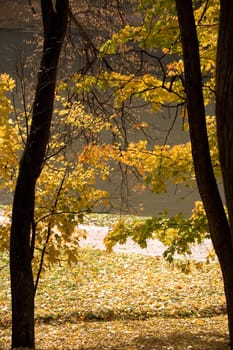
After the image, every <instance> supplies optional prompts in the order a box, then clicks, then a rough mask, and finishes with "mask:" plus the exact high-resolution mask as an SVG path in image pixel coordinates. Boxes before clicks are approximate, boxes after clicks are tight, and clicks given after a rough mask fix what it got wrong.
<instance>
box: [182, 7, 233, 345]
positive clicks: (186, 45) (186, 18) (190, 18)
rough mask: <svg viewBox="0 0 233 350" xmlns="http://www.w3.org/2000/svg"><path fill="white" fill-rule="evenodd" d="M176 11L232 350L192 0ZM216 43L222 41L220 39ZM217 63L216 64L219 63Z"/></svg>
mask: <svg viewBox="0 0 233 350" xmlns="http://www.w3.org/2000/svg"><path fill="white" fill-rule="evenodd" d="M231 7H232V6H231ZM176 8H177V13H178V20H179V26H180V33H181V40H182V46H183V58H184V68H185V89H186V97H187V109H188V119H189V128H190V139H191V144H192V155H193V162H194V168H195V174H196V180H197V184H198V189H199V192H200V196H201V198H202V201H203V204H204V207H205V211H206V215H207V218H208V223H209V228H210V234H211V238H212V242H213V245H214V248H215V251H216V254H217V256H218V259H219V262H220V266H221V269H222V275H223V281H224V289H225V295H226V302H227V312H228V323H229V332H230V341H231V349H233V247H232V240H231V230H230V226H229V223H228V219H227V216H226V214H225V211H224V206H223V203H222V200H221V197H220V194H219V190H218V187H217V183H216V179H215V176H214V172H213V167H212V163H211V158H210V152H209V144H208V136H207V128H206V120H205V107H204V100H203V93H202V76H201V69H200V56H199V44H198V38H197V32H196V25H195V21H194V15H193V8H192V0H176ZM219 40H221V38H220V37H219ZM231 40H232V37H231ZM224 50H225V48H224ZM223 55H224V54H223ZM217 64H219V62H218V63H217ZM231 64H232V61H231ZM220 74H221V73H220ZM227 78H229V77H226V79H227ZM225 83H226V80H225ZM227 86H228V84H227ZM219 88H220V86H219ZM231 92H232V91H231ZM229 94H230V93H229ZM231 96H232V95H231ZM221 108H222V106H221V105H219V109H221ZM232 112H233V111H231V114H230V115H232ZM228 116H229V115H228ZM217 118H218V116H217ZM232 140H233V139H232ZM221 152H222V149H221V148H220V153H221ZM232 155H233V153H232ZM232 155H231V156H232ZM226 171H227V170H226ZM231 183H232V177H231ZM227 204H228V203H227ZM228 209H230V208H228ZM231 214H233V213H231Z"/></svg>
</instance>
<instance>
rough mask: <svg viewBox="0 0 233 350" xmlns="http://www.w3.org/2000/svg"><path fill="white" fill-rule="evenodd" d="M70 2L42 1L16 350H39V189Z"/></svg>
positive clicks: (18, 224)
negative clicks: (36, 320)
mask: <svg viewBox="0 0 233 350" xmlns="http://www.w3.org/2000/svg"><path fill="white" fill-rule="evenodd" d="M68 4H69V1H68V0H57V1H56V8H53V1H51V0H41V9H42V17H43V25H44V47H43V53H42V59H41V64H40V69H39V73H38V82H37V87H36V93H35V99H34V104H33V112H32V124H31V129H30V133H29V137H28V140H27V144H26V147H25V150H24V153H23V155H22V158H21V161H20V167H19V174H18V179H17V184H16V188H15V194H14V202H13V211H12V226H11V237H10V272H11V293H12V348H17V347H27V348H31V349H34V347H35V339H34V281H33V274H32V264H31V263H32V259H33V250H34V240H35V237H34V231H33V217H34V200H35V185H36V181H37V179H38V177H39V176H40V172H41V169H42V166H43V160H44V155H45V152H46V147H47V144H48V141H49V133H50V124H51V118H52V113H53V102H54V91H55V84H56V75H57V66H58V59H59V55H60V51H61V47H62V43H63V40H64V36H65V32H66V27H67V14H68Z"/></svg>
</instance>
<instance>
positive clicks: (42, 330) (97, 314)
mask: <svg viewBox="0 0 233 350" xmlns="http://www.w3.org/2000/svg"><path fill="white" fill-rule="evenodd" d="M77 254H78V263H77V264H76V265H72V266H68V265H66V264H64V263H63V264H60V265H59V264H57V265H54V266H53V267H52V268H51V270H47V271H45V272H44V273H43V275H42V278H41V281H40V284H39V289H38V291H37V296H36V310H35V314H36V341H37V349H42V350H43V349H45V350H46V349H67V350H68V349H75V350H94V349H97V350H98V349H99V350H100V349H101V350H105V349H106V350H107V349H111V350H113V349H115V350H118V349H119V350H126V349H127V350H130V349H138V350H139V349H146V350H147V349H148V350H153V349H155V350H163V349H164V350H165V349H172V350H187V349H189V350H191V349H193V350H194V349H195V350H197V349H198V350H199V349H200V350H210V349H211V350H224V349H227V348H228V347H227V342H228V335H227V317H226V309H225V298H224V292H223V285H222V278H221V273H220V270H219V267H218V265H217V264H216V263H210V264H203V263H200V262H199V263H194V262H193V263H192V264H191V270H190V273H189V274H185V273H183V272H182V271H181V270H180V269H178V268H177V267H176V266H172V265H169V264H168V263H166V262H165V261H164V260H163V259H160V258H158V257H149V256H142V255H137V254H125V253H117V254H116V253H111V254H109V253H106V252H104V251H101V250H95V249H91V248H79V249H77ZM7 262H8V258H7V257H6V256H5V255H1V257H0V267H2V266H3V268H2V269H1V270H0V285H1V289H0V305H1V309H0V349H9V348H10V283H9V275H8V268H7ZM188 347H189V348H188Z"/></svg>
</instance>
